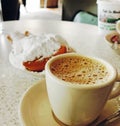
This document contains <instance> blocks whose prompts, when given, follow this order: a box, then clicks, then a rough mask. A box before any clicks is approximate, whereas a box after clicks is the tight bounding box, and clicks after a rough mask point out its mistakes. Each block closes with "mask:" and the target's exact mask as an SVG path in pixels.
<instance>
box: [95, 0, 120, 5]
mask: <svg viewBox="0 0 120 126" xmlns="http://www.w3.org/2000/svg"><path fill="white" fill-rule="evenodd" d="M97 4H103V5H105V4H111V5H113V4H114V5H119V4H120V0H97Z"/></svg>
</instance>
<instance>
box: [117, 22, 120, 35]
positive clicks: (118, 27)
mask: <svg viewBox="0 0 120 126" xmlns="http://www.w3.org/2000/svg"><path fill="white" fill-rule="evenodd" d="M116 30H117V32H118V33H119V34H120V20H118V21H117V22H116Z"/></svg>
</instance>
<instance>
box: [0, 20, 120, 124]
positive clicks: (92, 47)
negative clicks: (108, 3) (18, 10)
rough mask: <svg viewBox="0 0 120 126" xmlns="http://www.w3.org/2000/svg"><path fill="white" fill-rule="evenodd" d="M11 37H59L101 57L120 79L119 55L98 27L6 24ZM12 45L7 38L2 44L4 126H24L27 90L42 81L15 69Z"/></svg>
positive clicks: (0, 78)
mask: <svg viewBox="0 0 120 126" xmlns="http://www.w3.org/2000/svg"><path fill="white" fill-rule="evenodd" d="M2 24H3V27H4V30H5V31H6V32H8V33H10V32H15V31H20V32H24V31H26V30H28V31H30V32H32V33H35V34H38V35H39V34H40V33H54V34H59V35H61V36H62V37H63V38H65V39H66V41H67V42H68V43H69V45H70V46H71V47H73V48H74V49H75V50H76V51H77V52H79V53H81V54H84V55H90V56H97V57H100V58H103V59H105V60H107V61H109V62H110V63H111V64H112V65H113V66H115V67H116V68H117V70H118V74H119V75H120V55H118V54H117V53H115V52H114V51H113V50H112V48H110V47H109V46H108V45H107V44H106V43H105V41H104V38H103V36H102V35H100V34H99V33H98V28H97V26H93V25H87V24H80V23H73V22H66V21H47V20H22V21H10V22H4V23H2ZM10 50H11V45H10V43H8V42H6V40H5V39H4V38H1V40H0V72H1V73H0V125H1V126H20V121H19V118H18V108H19V102H20V99H21V97H22V95H23V93H24V92H25V90H26V89H27V88H29V87H30V86H31V85H32V84H34V83H36V82H37V81H38V80H40V79H41V77H40V76H39V75H38V74H31V73H30V72H25V71H22V70H19V69H16V68H14V67H13V66H11V64H10V63H9V60H8V55H9V52H10Z"/></svg>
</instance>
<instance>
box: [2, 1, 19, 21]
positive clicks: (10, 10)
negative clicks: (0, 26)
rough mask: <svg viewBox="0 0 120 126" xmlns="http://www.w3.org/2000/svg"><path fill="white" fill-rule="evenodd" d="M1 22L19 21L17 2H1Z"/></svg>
mask: <svg viewBox="0 0 120 126" xmlns="http://www.w3.org/2000/svg"><path fill="white" fill-rule="evenodd" d="M1 5H2V14H3V21H10V20H19V17H20V3H19V0H1Z"/></svg>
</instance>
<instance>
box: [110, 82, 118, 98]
mask: <svg viewBox="0 0 120 126" xmlns="http://www.w3.org/2000/svg"><path fill="white" fill-rule="evenodd" d="M118 95H120V81H118V82H115V84H114V87H113V89H112V92H111V94H110V96H109V99H112V98H115V97H117V96H118Z"/></svg>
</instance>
